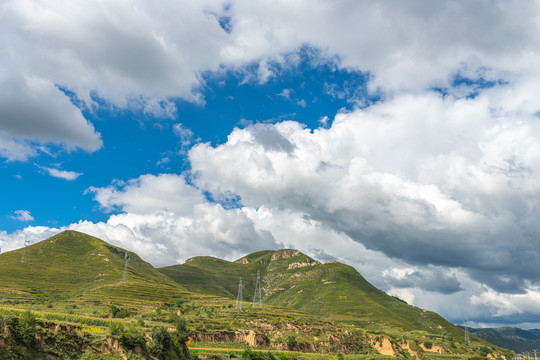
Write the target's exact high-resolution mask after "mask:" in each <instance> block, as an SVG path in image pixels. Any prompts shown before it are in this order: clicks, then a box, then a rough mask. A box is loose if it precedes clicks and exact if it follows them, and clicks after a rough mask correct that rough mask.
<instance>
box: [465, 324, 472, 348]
mask: <svg viewBox="0 0 540 360" xmlns="http://www.w3.org/2000/svg"><path fill="white" fill-rule="evenodd" d="M468 322H469V320H467V319H465V321H464V324H465V325H464V327H465V345H467V346H471V338H470V337H469V328H468V327H467V323H468Z"/></svg>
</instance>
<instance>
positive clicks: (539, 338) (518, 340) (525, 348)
mask: <svg viewBox="0 0 540 360" xmlns="http://www.w3.org/2000/svg"><path fill="white" fill-rule="evenodd" d="M468 329H469V331H470V332H471V333H472V334H474V335H475V336H478V337H479V338H481V339H484V340H486V341H489V342H490V343H492V344H495V345H497V346H500V347H503V348H505V349H510V350H513V351H515V352H518V353H522V352H532V351H533V350H537V351H539V350H540V332H539V331H538V329H533V330H523V329H519V328H513V327H508V326H505V327H500V328H478V329H474V328H468Z"/></svg>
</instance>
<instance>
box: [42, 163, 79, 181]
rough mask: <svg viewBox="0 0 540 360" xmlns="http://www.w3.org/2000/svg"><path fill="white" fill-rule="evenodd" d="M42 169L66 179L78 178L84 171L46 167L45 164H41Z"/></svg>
mask: <svg viewBox="0 0 540 360" xmlns="http://www.w3.org/2000/svg"><path fill="white" fill-rule="evenodd" d="M40 169H43V170H45V171H47V173H48V174H49V175H51V176H54V177H57V178H60V179H64V180H67V181H73V180H76V179H77V178H78V177H79V176H81V175H82V173H79V172H75V171H66V170H59V169H55V168H50V167H45V166H40Z"/></svg>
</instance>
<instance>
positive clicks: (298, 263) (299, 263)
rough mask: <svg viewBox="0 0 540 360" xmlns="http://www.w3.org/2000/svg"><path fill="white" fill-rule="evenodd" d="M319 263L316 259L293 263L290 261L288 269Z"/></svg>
mask: <svg viewBox="0 0 540 360" xmlns="http://www.w3.org/2000/svg"><path fill="white" fill-rule="evenodd" d="M319 264H320V263H319V262H318V261H310V262H295V263H290V264H289V267H288V269H289V270H291V269H298V268H302V267H305V266H315V265H319Z"/></svg>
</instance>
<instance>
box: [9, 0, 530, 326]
mask: <svg viewBox="0 0 540 360" xmlns="http://www.w3.org/2000/svg"><path fill="white" fill-rule="evenodd" d="M0 43H1V45H2V46H0V84H1V86H0V198H1V199H2V201H0V246H1V248H2V251H4V252H5V251H9V250H13V249H17V248H20V247H22V246H23V244H24V242H25V241H30V242H32V243H35V242H37V241H40V240H43V239H45V238H47V237H49V236H52V235H54V234H56V233H58V232H60V231H62V230H66V229H73V230H78V231H82V232H86V233H88V234H91V235H94V236H97V237H99V238H101V239H103V240H105V241H108V242H111V243H113V244H115V245H118V246H122V247H124V248H126V249H129V250H132V251H135V252H137V253H138V254H140V255H141V256H142V257H143V258H144V259H145V260H147V261H149V262H150V263H152V264H153V265H154V266H158V267H159V266H166V265H172V264H176V263H182V262H184V261H185V260H186V259H188V258H190V257H193V256H198V255H213V256H217V257H220V258H225V259H228V260H234V259H237V258H240V257H241V256H243V255H245V254H247V253H250V252H254V251H259V250H264V249H280V248H296V249H299V250H301V251H302V252H304V253H306V254H308V255H311V256H313V257H315V258H316V259H318V260H320V261H328V260H338V261H342V262H345V263H347V264H350V265H353V266H354V267H356V269H358V271H360V272H361V273H362V275H363V276H364V277H365V278H366V279H367V280H369V281H370V282H371V283H373V284H374V285H375V286H377V287H378V288H380V289H382V290H384V291H386V292H388V293H389V294H392V295H395V296H398V297H400V298H402V299H404V300H406V301H407V302H408V303H409V304H412V305H415V306H418V307H422V308H426V309H429V310H433V311H436V312H438V313H440V314H441V315H443V316H444V317H445V318H447V319H448V320H449V321H452V322H454V323H458V324H461V323H464V321H467V324H469V325H470V326H492V325H497V326H498V325H511V326H520V327H523V328H533V327H540V280H539V279H540V266H539V264H540V262H539V260H540V256H539V255H540V221H539V220H538V219H539V218H540V216H539V215H540V119H539V117H540V101H538V94H540V66H538V65H539V64H540V2H539V1H536V0H535V1H533V0H519V1H518V0H514V1H513V0H509V1H485V0H472V1H471V0H443V1H436V2H435V1H429V0H405V1H385V2H378V1H362V0H357V1H356V0H355V1H345V0H342V1H341V0H338V1H331V2H327V1H316V0H314V1H302V0H294V1H290V0H286V1H285V0H283V1H279V0H272V1H265V0H262V1H257V2H254V1H250V0H238V1H213V0H204V1H203V0H201V1H177V0H175V1H169V0H163V1H160V2H157V3H152V2H148V1H139V0H118V1H77V0H76V1H73V0H70V1H67V0H65V1H60V0H48V1H44V0H43V1H39V0H4V1H2V2H1V3H0Z"/></svg>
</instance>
